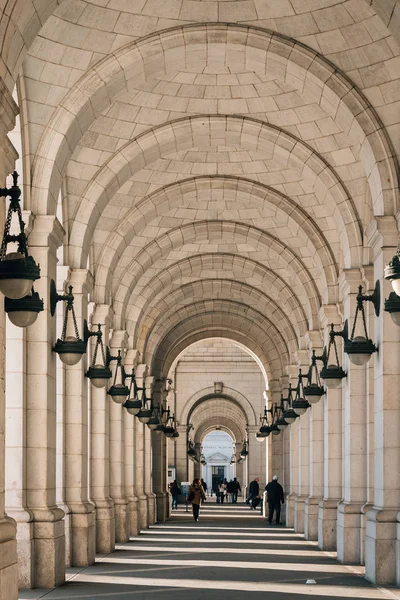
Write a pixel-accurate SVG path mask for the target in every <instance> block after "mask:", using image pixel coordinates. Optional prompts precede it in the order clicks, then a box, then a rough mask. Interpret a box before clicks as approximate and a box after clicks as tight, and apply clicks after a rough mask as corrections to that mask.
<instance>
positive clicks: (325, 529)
mask: <svg viewBox="0 0 400 600" xmlns="http://www.w3.org/2000/svg"><path fill="white" fill-rule="evenodd" d="M339 502H340V498H338V499H337V500H336V499H333V500H331V499H329V500H322V502H320V504H319V510H318V546H319V547H320V548H321V549H322V550H330V551H334V550H336V549H337V541H336V535H337V507H338V503H339Z"/></svg>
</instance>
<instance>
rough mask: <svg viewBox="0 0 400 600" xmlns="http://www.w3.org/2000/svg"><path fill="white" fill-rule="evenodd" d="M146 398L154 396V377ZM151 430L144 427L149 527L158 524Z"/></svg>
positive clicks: (145, 480)
mask: <svg viewBox="0 0 400 600" xmlns="http://www.w3.org/2000/svg"><path fill="white" fill-rule="evenodd" d="M145 386H146V398H151V397H152V394H153V386H154V377H151V376H150V377H149V376H148V377H146V379H145ZM151 436H152V433H151V430H150V429H149V428H148V427H147V425H145V426H144V493H145V495H146V497H147V520H148V525H147V526H149V525H153V524H154V523H155V522H156V497H155V495H154V493H153V474H152V466H153V457H152V444H151Z"/></svg>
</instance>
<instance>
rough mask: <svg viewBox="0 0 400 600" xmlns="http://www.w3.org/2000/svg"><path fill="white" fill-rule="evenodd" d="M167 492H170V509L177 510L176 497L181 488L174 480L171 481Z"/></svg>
mask: <svg viewBox="0 0 400 600" xmlns="http://www.w3.org/2000/svg"><path fill="white" fill-rule="evenodd" d="M169 491H170V492H171V496H172V509H174V508H175V509H177V508H178V496H179V494H180V493H181V488H180V487H179V485H178V484H177V483H176V479H174V480H173V481H171V484H170V486H169Z"/></svg>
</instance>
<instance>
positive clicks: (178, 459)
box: [168, 424, 189, 483]
mask: <svg viewBox="0 0 400 600" xmlns="http://www.w3.org/2000/svg"><path fill="white" fill-rule="evenodd" d="M177 429H178V432H179V437H178V438H176V441H175V467H176V480H177V481H178V483H181V482H182V481H189V479H188V456H187V427H186V425H185V424H183V425H178V426H177ZM168 446H169V445H168Z"/></svg>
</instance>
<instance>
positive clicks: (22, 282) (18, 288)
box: [0, 171, 40, 327]
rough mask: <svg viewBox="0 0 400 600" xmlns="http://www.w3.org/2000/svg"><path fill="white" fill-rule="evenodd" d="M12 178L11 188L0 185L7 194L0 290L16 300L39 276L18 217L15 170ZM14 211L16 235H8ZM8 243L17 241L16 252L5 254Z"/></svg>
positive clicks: (28, 290) (19, 215)
mask: <svg viewBox="0 0 400 600" xmlns="http://www.w3.org/2000/svg"><path fill="white" fill-rule="evenodd" d="M12 178H13V185H12V187H11V188H0V196H1V197H3V198H6V197H7V196H10V204H9V206H8V210H7V217H6V221H5V225H4V233H3V241H2V243H1V247H0V291H1V292H2V293H3V294H4V296H6V297H7V298H11V299H14V300H18V299H21V298H24V297H25V296H27V295H28V294H29V292H30V291H31V289H32V284H33V282H34V281H35V280H36V279H39V278H40V268H39V267H38V265H37V264H36V263H35V261H34V259H33V257H32V256H29V254H28V243H27V237H26V234H25V224H24V222H23V220H22V212H21V205H20V198H21V189H20V187H19V186H18V173H17V172H16V171H14V173H13V174H12ZM14 213H16V214H17V217H18V224H19V233H18V234H17V235H11V233H10V228H11V223H12V217H13V214H14ZM9 243H17V244H18V249H17V251H15V252H10V253H9V254H7V246H8V244H9ZM29 297H30V298H31V300H33V302H34V303H35V302H36V298H35V297H33V298H32V296H28V298H27V300H26V302H27V303H29ZM26 310H27V308H26V306H25V311H26ZM29 312H31V311H29ZM32 312H34V313H35V312H36V313H37V312H40V311H35V310H32ZM36 316H37V314H36ZM31 318H33V317H31ZM34 320H35V319H34ZM19 327H23V325H19Z"/></svg>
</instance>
